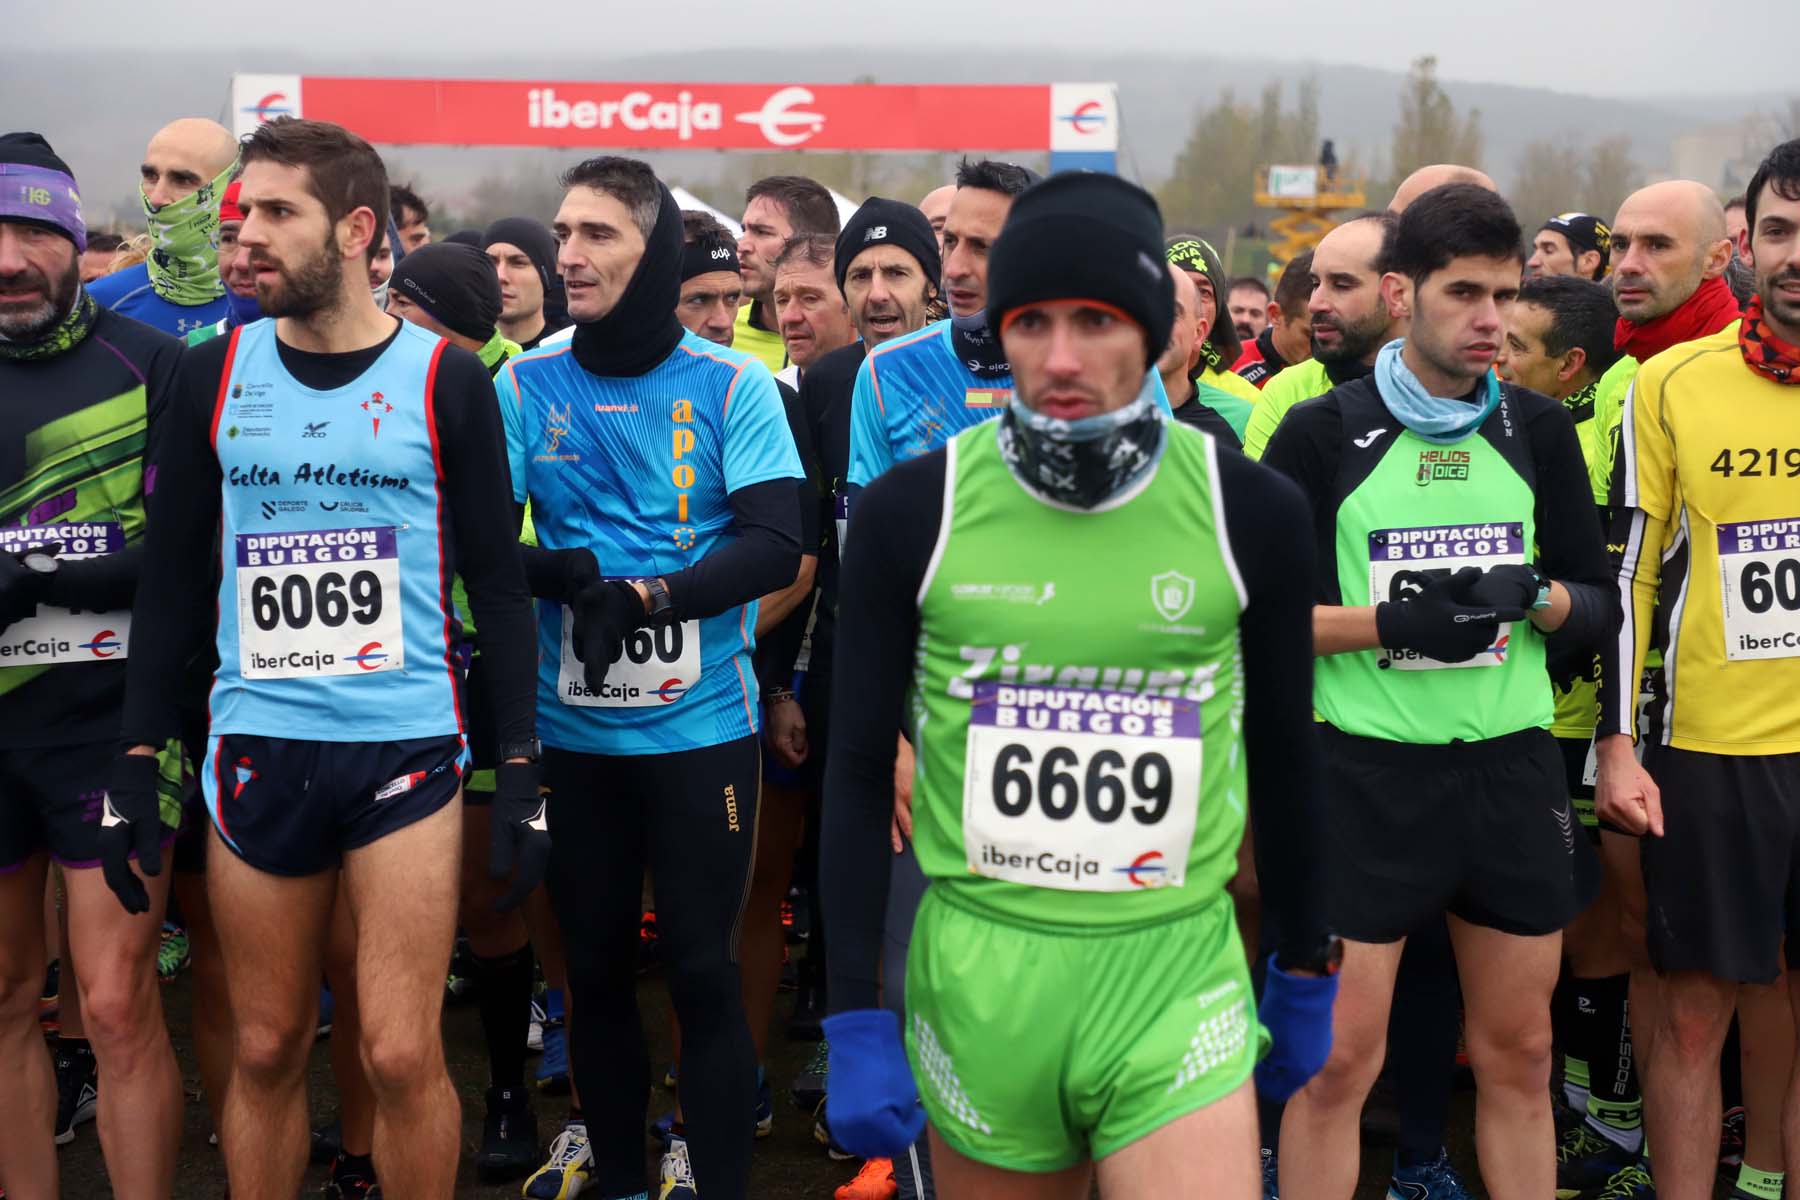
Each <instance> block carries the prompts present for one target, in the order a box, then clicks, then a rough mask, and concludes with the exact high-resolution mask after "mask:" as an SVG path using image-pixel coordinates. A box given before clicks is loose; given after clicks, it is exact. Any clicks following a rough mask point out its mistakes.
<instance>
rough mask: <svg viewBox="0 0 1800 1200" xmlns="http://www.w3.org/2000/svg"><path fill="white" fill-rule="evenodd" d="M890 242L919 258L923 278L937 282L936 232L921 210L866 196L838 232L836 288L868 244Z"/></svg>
mask: <svg viewBox="0 0 1800 1200" xmlns="http://www.w3.org/2000/svg"><path fill="white" fill-rule="evenodd" d="M884 244H885V245H894V246H898V247H900V248H901V249H902V250H904V251H906V252H907V253H908V254H910V255H912V256H913V257H914V258H916V259H918V260H919V269H920V270H922V271H924V272H925V279H926V282H928V283H930V284H931V286H932V287H936V286H937V285H938V279H939V276H941V275H942V274H943V270H944V268H943V264H942V263H941V262H940V261H939V259H938V244H937V234H935V233H933V232H932V231H931V222H930V221H929V220H928V219H926V216H925V214H924V213H922V212H920V211H919V210H918V209H917V208H915V207H913V206H912V205H910V204H907V203H904V202H902V201H899V200H888V199H884V198H883V197H881V196H870V197H869V198H868V199H867V200H864V201H863V205H862V207H861V208H859V209H857V210H856V211H855V212H854V213H852V214H851V215H850V219H849V220H848V221H847V222H845V223H844V229H843V232H842V233H840V234H838V240H837V254H836V256H835V260H836V270H837V285H838V291H840V292H841V291H843V290H844V276H845V275H846V274H847V273H848V272H849V270H850V263H851V262H852V261H853V260H854V259H855V258H856V256H857V255H859V254H861V253H862V252H863V251H864V250H867V249H868V248H869V247H870V246H880V245H884Z"/></svg>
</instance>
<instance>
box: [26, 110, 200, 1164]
mask: <svg viewBox="0 0 1800 1200" xmlns="http://www.w3.org/2000/svg"><path fill="white" fill-rule="evenodd" d="M86 240H87V231H86V226H85V224H84V222H83V220H82V215H81V197H80V194H79V192H78V190H77V187H76V184H75V179H74V176H73V175H72V174H71V173H70V171H69V168H68V166H67V164H65V163H64V162H63V161H62V159H61V158H59V157H57V155H56V152H55V151H54V150H52V149H51V148H50V145H49V144H48V143H47V142H46V141H45V140H44V139H43V138H42V137H41V136H39V135H38V134H35V133H9V134H6V135H4V136H0V421H3V422H4V430H3V433H0V444H4V445H6V446H7V447H9V450H8V452H7V456H6V459H5V462H4V465H3V466H0V487H3V495H4V500H3V501H0V526H4V527H5V528H4V530H3V531H0V649H3V653H4V662H5V663H6V665H5V666H3V667H0V797H4V798H3V799H0V1062H5V1063H7V1064H8V1076H9V1078H8V1082H7V1085H6V1086H5V1087H3V1088H0V1130H4V1131H5V1132H4V1134H3V1135H0V1176H3V1177H4V1178H5V1181H6V1186H7V1188H8V1189H9V1190H10V1192H11V1194H13V1195H15V1196H21V1197H24V1196H54V1195H57V1167H56V1148H55V1146H54V1145H53V1144H52V1141H51V1131H52V1128H53V1126H54V1124H55V1122H56V1119H57V1116H58V1114H57V1084H56V1080H55V1078H54V1077H53V1075H52V1072H51V1062H50V1058H49V1056H47V1055H46V1054H45V1053H44V1048H43V1041H42V1031H41V1030H40V1029H39V1028H38V1023H37V1012H36V1010H37V1001H36V999H35V997H36V994H37V992H38V991H39V987H38V985H39V983H41V982H42V980H43V978H44V967H45V962H44V958H45V947H44V943H43V929H44V922H43V903H44V885H45V878H46V875H47V872H48V870H49V864H50V862H51V861H52V860H54V861H55V862H56V863H58V864H59V865H60V866H61V867H62V873H63V881H64V887H65V888H66V889H67V892H68V915H69V946H68V950H69V953H70V954H71V955H72V956H73V963H74V966H75V969H76V973H77V975H78V976H79V978H80V980H81V986H82V993H83V995H82V1001H83V1008H84V1014H85V1017H86V1025H87V1030H88V1033H87V1036H88V1038H89V1039H91V1043H92V1050H91V1053H90V1052H89V1051H88V1050H87V1049H86V1044H85V1043H84V1045H83V1048H82V1050H81V1051H80V1052H79V1054H74V1053H71V1055H70V1056H69V1057H70V1059H71V1064H72V1065H73V1066H74V1068H75V1069H78V1070H79V1069H81V1063H80V1060H85V1064H86V1070H87V1071H89V1072H91V1071H92V1070H93V1068H94V1065H95V1062H96V1060H98V1064H99V1067H100V1068H101V1069H102V1070H104V1071H105V1072H106V1087H105V1088H104V1089H103V1090H101V1091H100V1094H99V1101H98V1103H99V1121H100V1128H101V1130H102V1132H103V1135H104V1136H103V1138H102V1143H103V1149H104V1151H105V1154H106V1163H107V1171H108V1174H109V1175H110V1176H111V1178H112V1180H113V1182H114V1185H115V1186H116V1187H117V1188H118V1190H119V1192H120V1194H122V1195H124V1194H129V1195H134V1196H168V1195H169V1193H170V1189H171V1187H172V1186H173V1181H174V1176H175V1155H176V1143H177V1139H178V1138H179V1135H180V1128H181V1077H180V1073H179V1071H178V1070H177V1069H176V1064H175V1056H174V1053H173V1051H172V1050H171V1049H170V1047H169V1038H168V1033H167V1030H166V1029H165V1027H164V1024H163V1016H162V1005H161V1001H160V1000H159V999H158V997H157V987H156V954H157V946H158V937H157V933H158V930H159V929H160V928H161V925H162V916H163V907H164V904H165V903H166V902H167V899H168V889H169V876H168V875H167V874H165V873H163V871H162V855H163V850H164V848H165V847H166V846H168V845H169V843H170V842H171V840H172V839H173V837H174V827H175V826H176V825H178V824H179V823H180V814H181V800H182V789H181V771H182V767H181V754H180V751H179V749H178V748H174V749H170V748H169V743H168V742H166V741H165V742H163V743H160V744H159V745H160V747H161V753H160V754H159V756H158V758H157V759H156V760H155V761H156V763H157V777H156V778H157V781H156V787H155V789H154V791H153V793H152V795H151V803H150V808H149V811H148V813H147V814H141V815H143V816H144V819H145V821H146V826H145V830H146V832H147V833H149V835H150V836H147V837H146V838H144V839H142V840H140V841H138V842H137V843H136V844H135V849H136V854H135V855H134V854H133V853H132V851H133V848H134V847H133V843H131V842H130V841H129V840H123V841H117V842H115V840H114V839H115V837H116V833H117V831H118V830H117V826H116V824H115V822H114V821H113V820H112V816H113V811H112V808H111V805H110V802H109V801H108V800H107V798H106V795H107V793H106V789H107V783H108V779H109V768H110V766H111V761H112V756H113V751H114V749H115V747H116V745H117V739H118V731H119V713H120V707H121V705H122V703H123V701H124V698H125V670H126V668H125V663H124V661H123V660H124V658H125V656H126V655H127V653H128V652H135V651H136V649H137V647H136V646H133V645H131V644H130V643H131V641H132V638H131V625H130V622H131V614H130V612H129V611H128V610H129V609H130V608H131V601H132V593H133V590H134V588H135V586H136V583H137V575H138V569H139V566H140V565H141V555H142V550H141V549H140V548H139V547H140V543H141V541H142V539H143V537H144V530H145V523H146V522H145V512H144V510H145V494H146V493H147V492H148V491H149V490H150V487H151V481H152V480H153V478H154V476H153V475H152V473H151V472H150V471H149V470H148V469H147V468H146V463H147V461H149V460H151V459H152V457H153V454H154V450H155V446H154V444H153V443H151V442H150V441H149V439H150V437H151V436H152V435H153V431H154V430H156V429H157V428H158V427H157V426H156V425H155V423H154V422H153V420H152V417H153V415H158V414H160V412H161V411H162V409H163V406H164V405H165V404H166V403H167V402H168V394H169V388H170V385H171V381H172V379H173V376H174V372H175V366H176V360H177V358H178V357H179V355H180V353H181V346H180V343H178V342H177V341H175V339H173V338H171V337H169V336H167V335H165V334H162V333H159V332H157V331H156V330H154V329H151V328H150V327H149V326H146V325H142V324H139V323H138V322H137V321H135V320H132V319H131V318H129V317H123V316H120V315H118V314H117V313H114V312H112V311H110V310H108V309H105V308H102V307H100V306H99V305H98V304H96V303H95V302H94V300H93V298H92V297H91V296H89V295H88V293H87V291H86V290H85V289H84V288H83V287H82V284H81V253H82V249H83V247H84V245H85V243H86ZM133 857H137V858H138V860H139V862H138V865H137V866H136V867H134V866H133V865H132V864H131V861H130V860H131V859H132V858H133ZM95 867H100V868H101V869H100V870H94V869H93V868H95ZM108 888H112V889H113V890H114V891H115V892H117V893H118V894H119V895H121V896H127V895H129V896H130V897H132V899H131V901H130V902H129V904H128V908H129V911H121V910H120V906H119V903H118V902H117V901H115V900H114V899H113V897H112V896H110V895H108V894H107V889H108ZM71 1050H72V1048H71Z"/></svg>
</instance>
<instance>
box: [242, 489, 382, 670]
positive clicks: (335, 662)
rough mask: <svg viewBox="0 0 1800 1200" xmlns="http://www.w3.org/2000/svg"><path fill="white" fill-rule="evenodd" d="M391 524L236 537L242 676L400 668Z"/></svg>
mask: <svg viewBox="0 0 1800 1200" xmlns="http://www.w3.org/2000/svg"><path fill="white" fill-rule="evenodd" d="M398 533H399V530H398V529H396V528H395V527H394V526H392V525H382V526H377V527H375V528H371V529H318V530H302V531H293V532H289V533H240V534H238V535H237V602H238V656H239V663H238V665H239V669H240V670H241V671H242V673H243V676H244V678H245V679H307V678H311V677H312V676H315V675H370V674H374V673H376V672H378V671H395V670H401V669H404V667H405V666H406V638H405V636H404V632H403V630H402V627H401V622H400V609H401V605H400V554H399V549H398V546H397V544H396V537H397V535H398Z"/></svg>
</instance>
